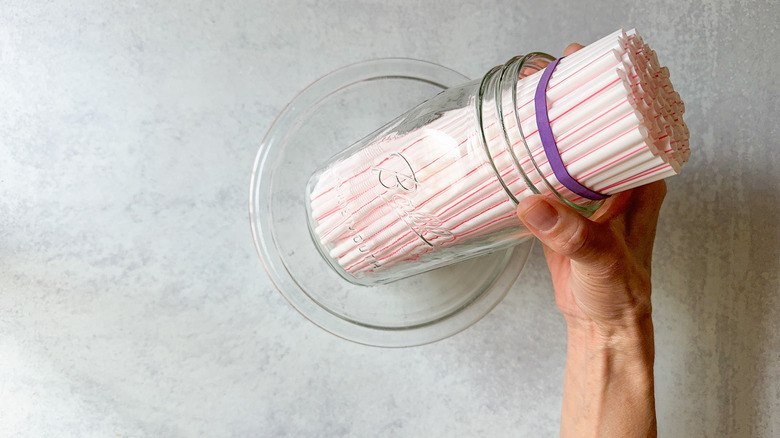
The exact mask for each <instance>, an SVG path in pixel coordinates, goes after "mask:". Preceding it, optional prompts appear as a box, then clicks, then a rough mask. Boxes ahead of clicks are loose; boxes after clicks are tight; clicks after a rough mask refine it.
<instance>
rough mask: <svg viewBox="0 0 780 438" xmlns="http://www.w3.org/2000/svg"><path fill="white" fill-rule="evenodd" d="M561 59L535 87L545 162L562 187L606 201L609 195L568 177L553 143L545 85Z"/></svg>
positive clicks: (546, 69) (535, 102)
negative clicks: (548, 164) (547, 162)
mask: <svg viewBox="0 0 780 438" xmlns="http://www.w3.org/2000/svg"><path fill="white" fill-rule="evenodd" d="M561 59H563V57H561V58H558V59H556V60H555V61H553V62H551V63H550V64H548V65H547V68H545V69H544V72H543V73H542V78H541V79H539V85H537V87H536V94H535V95H534V107H535V109H536V127H537V128H538V129H539V138H540V139H541V140H542V146H543V147H544V153H545V154H546V155H547V161H549V163H550V167H552V170H553V173H554V174H555V177H556V178H558V181H560V183H561V184H563V185H564V187H566V188H567V189H569V190H571V191H572V192H574V193H576V194H578V195H580V196H582V197H583V198H587V199H592V200H594V201H597V200H600V199H606V198H608V197H609V195H602V194H601V193H598V192H594V191H593V190H591V189H589V188H587V187H585V186H583V185H582V184H580V183H579V181H577V180H576V179H574V178H573V177H572V176H571V175H569V171H567V170H566V166H565V165H564V164H563V159H562V158H561V153H560V152H559V151H558V145H557V144H556V143H555V136H553V133H552V128H551V127H550V118H549V116H548V115H547V83H548V82H550V77H551V76H552V74H553V71H554V70H555V66H556V65H558V61H560V60H561Z"/></svg>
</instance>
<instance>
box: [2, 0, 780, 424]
mask: <svg viewBox="0 0 780 438" xmlns="http://www.w3.org/2000/svg"><path fill="white" fill-rule="evenodd" d="M324 3H326V2H317V1H265V2H249V1H229V2H221V1H196V2H185V1H178V0H177V1H168V2H153V1H137V2H120V1H117V2H105V1H97V0H95V1H84V0H70V1H52V2H45V3H44V2H34V1H27V0H25V1H19V0H4V1H3V2H2V3H0V395H1V396H0V436H3V437H6V436H13V437H16V436H19V437H37V436H58V437H68V436H73V437H93V436H94V437H98V436H100V437H105V436H112V437H113V436H122V437H130V436H296V437H297V436H318V437H321V436H327V437H330V436H355V437H367V436H431V437H444V436H447V437H451V436H456V437H458V436H491V437H508V436H553V435H556V434H557V429H558V422H559V416H560V414H559V405H560V399H561V380H562V373H563V361H564V348H565V339H564V327H563V323H562V321H561V319H560V317H559V316H558V313H557V311H556V309H555V307H554V303H553V299H552V293H551V285H550V281H549V276H548V275H547V274H546V273H545V271H544V264H543V261H542V258H541V251H539V250H538V249H536V250H535V251H534V254H533V255H532V261H531V263H530V265H529V267H528V269H527V271H526V272H525V273H524V274H523V275H522V276H521V279H520V281H519V283H518V286H517V287H516V288H514V289H513V290H512V291H510V293H509V295H508V296H507V298H506V299H505V300H504V302H503V303H502V304H501V305H499V306H498V307H497V308H496V309H495V310H494V311H493V312H492V313H491V314H490V315H488V317H486V318H485V319H484V320H482V321H481V322H479V323H478V324H477V325H475V326H474V327H472V328H471V329H469V330H467V331H465V332H463V333H461V334H459V335H457V336H455V337H453V338H450V339H447V340H445V341H442V342H439V343H436V344H433V345H429V346H425V347H420V348H415V349H405V350H382V349H375V348H367V347H361V346H358V345H354V344H351V343H348V342H346V341H342V340H339V339H337V338H335V337H332V336H330V335H328V334H326V333H324V332H323V331H321V330H319V329H318V328H316V327H314V326H313V325H311V324H309V323H308V322H306V321H305V320H304V319H303V318H302V317H300V316H299V315H298V314H297V313H296V312H295V311H294V310H293V309H292V308H290V307H289V306H288V304H287V303H286V302H285V301H284V300H283V299H282V297H281V296H280V295H279V294H278V293H277V292H276V291H275V290H274V288H273V286H272V284H271V283H270V281H269V280H268V279H267V278H266V276H265V273H264V272H263V270H262V268H261V265H260V263H259V261H258V258H257V255H256V254H255V251H254V248H253V245H252V240H251V236H250V233H249V228H248V225H247V216H248V213H247V208H246V205H247V200H246V197H247V188H248V187H247V186H248V180H249V173H250V170H251V166H252V161H253V158H254V155H255V153H256V149H257V146H258V144H259V142H260V140H261V139H262V137H263V135H264V133H265V131H266V130H267V129H268V127H269V125H270V123H271V121H272V120H273V117H274V116H275V115H276V114H277V113H278V112H279V111H280V110H281V108H282V107H283V106H284V104H285V103H286V102H287V101H288V100H289V99H291V98H292V97H293V96H294V94H295V92H296V91H297V90H299V89H300V88H302V87H303V86H305V85H306V84H307V83H309V82H310V81H312V80H313V79H315V78H316V77H318V76H320V75H321V74H324V73H326V72H328V71H330V70H332V69H334V68H336V67H339V66H341V65H343V64H347V63H351V62H354V61H358V60H362V59H367V58H375V57H383V56H405V57H414V58H420V59H426V60H431V61H435V62H438V63H441V64H444V65H447V66H450V67H452V68H454V69H456V70H459V71H462V72H463V73H466V74H467V75H469V76H472V77H474V76H477V75H478V74H480V73H481V72H483V71H484V70H486V69H487V68H489V67H490V66H492V65H494V64H497V63H500V62H503V61H504V60H506V59H507V58H509V57H510V56H512V55H515V54H518V53H523V52H527V51H530V50H543V51H548V52H551V53H560V52H561V51H562V49H563V47H564V46H565V45H566V43H568V42H570V41H580V42H583V43H586V42H589V41H592V40H594V39H596V38H598V37H600V36H602V35H605V34H606V33H608V32H611V31H613V30H615V29H617V28H619V27H626V28H629V27H636V28H638V29H639V30H640V32H641V33H642V34H643V36H645V38H646V39H647V40H648V41H649V42H650V43H651V45H652V46H653V47H654V48H655V49H656V50H657V51H658V52H659V54H660V58H661V60H662V62H663V63H665V64H667V65H668V66H669V67H670V69H671V71H672V79H673V81H674V83H675V86H676V88H677V89H678V90H679V92H680V93H681V95H682V96H683V98H684V99H685V102H686V105H687V117H686V120H687V122H688V124H689V127H690V130H691V132H692V136H693V137H692V141H691V148H692V149H693V158H692V160H691V162H690V163H689V164H688V166H687V168H686V169H685V171H684V173H683V175H682V176H680V177H677V178H676V179H674V180H672V181H670V184H669V185H670V190H669V196H668V198H667V202H666V204H665V207H664V210H663V212H662V218H661V224H660V233H659V237H658V241H657V250H656V254H655V257H656V260H657V262H656V265H655V271H654V276H655V291H654V305H655V307H654V308H655V322H656V331H657V363H656V373H657V390H656V391H657V399H658V415H659V428H660V432H661V435H662V436H671V437H678V436H697V437H698V436H709V437H715V436H739V437H748V436H751V437H755V436H761V437H776V436H780V320H779V319H778V318H777V314H778V311H780V294H778V292H779V291H780V254H779V253H778V249H777V248H778V246H777V244H778V241H780V224H778V217H779V216H780V207H778V206H779V205H780V196H779V195H778V190H780V172H778V171H777V168H778V165H779V164H780V160H779V159H778V144H777V143H778V140H777V139H778V136H779V134H780V133H779V132H778V127H777V126H778V123H777V120H776V118H777V114H778V101H780V88H779V87H778V82H777V72H778V70H779V69H780V63H778V61H777V59H778V58H777V52H778V43H777V40H778V38H780V33H778V29H779V27H778V24H777V18H778V15H780V6H778V3H776V2H769V1H746V0H743V1H740V2H737V1H701V0H699V1H691V2H681V1H671V0H667V1H664V0H647V1H645V2H643V3H642V4H641V5H637V6H626V5H625V2H621V1H615V0H610V1H605V2H596V1H590V2H574V1H569V2H566V1H561V0H550V1H544V2H509V1H481V2H470V3H469V2H457V3H456V2H445V1H434V2H419V1H408V0H404V1H395V2H384V1H362V2H359V1H343V2H330V3H333V5H332V6H325V5H324Z"/></svg>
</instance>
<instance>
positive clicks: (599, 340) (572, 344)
mask: <svg viewBox="0 0 780 438" xmlns="http://www.w3.org/2000/svg"><path fill="white" fill-rule="evenodd" d="M566 331H567V335H568V348H569V350H570V352H571V350H580V351H587V352H590V353H598V352H601V353H604V354H608V355H609V356H612V357H614V358H616V359H624V360H627V361H630V362H634V363H637V364H645V365H650V366H652V363H653V359H654V353H655V351H654V337H653V320H652V317H651V315H650V314H649V313H648V314H641V315H632V316H627V317H625V318H621V319H620V320H616V321H611V322H610V323H608V324H604V323H597V322H594V321H591V320H586V319H582V318H576V317H575V318H566Z"/></svg>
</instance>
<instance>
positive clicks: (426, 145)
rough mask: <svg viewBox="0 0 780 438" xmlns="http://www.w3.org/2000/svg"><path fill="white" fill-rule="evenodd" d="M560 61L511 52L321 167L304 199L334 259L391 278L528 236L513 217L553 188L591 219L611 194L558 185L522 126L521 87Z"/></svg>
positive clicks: (322, 245) (351, 271)
mask: <svg viewBox="0 0 780 438" xmlns="http://www.w3.org/2000/svg"><path fill="white" fill-rule="evenodd" d="M553 59H554V58H552V57H551V56H549V55H547V54H544V53H530V54H528V55H525V56H518V57H515V58H512V59H511V60H509V61H508V62H507V63H506V64H504V65H502V66H497V67H494V68H493V69H491V70H490V71H489V72H487V74H485V75H484V77H483V78H482V79H478V80H474V81H471V82H467V83H465V84H463V85H460V86H457V87H453V88H449V89H447V90H445V91H443V92H441V93H440V94H438V95H437V96H435V97H434V98H432V99H429V100H428V101H426V102H423V103H422V104H420V105H418V106H417V107H415V108H413V109H411V110H410V111H408V112H407V113H405V114H403V115H402V116H400V117H398V118H396V119H395V120H393V121H392V122H390V123H388V124H387V125H385V126H383V127H382V128H380V129H378V130H377V131H375V132H374V133H372V134H370V135H368V136H367V137H365V138H363V139H362V140H360V141H358V142H357V143H355V144H353V145H352V146H350V147H349V148H347V149H345V150H344V151H343V152H341V153H339V154H337V155H336V156H334V157H332V158H331V159H330V160H329V161H328V162H327V163H326V164H325V165H324V166H322V167H321V168H319V169H318V170H317V171H315V172H314V174H313V175H312V176H311V178H310V179H309V182H308V184H307V187H306V202H305V205H306V209H307V217H308V225H309V231H310V233H311V237H312V239H313V241H314V243H315V246H316V247H317V249H318V250H319V252H320V253H321V255H322V256H323V258H324V259H325V260H326V261H327V262H328V264H329V265H330V266H331V267H332V268H333V269H334V270H336V272H338V273H339V274H340V275H341V276H342V277H344V278H345V279H347V280H349V281H350V282H352V283H356V284H360V285H366V286H370V285H375V284H382V283H389V282H392V281H395V280H399V279H401V278H406V277H409V276H412V275H416V274H419V273H422V272H426V271H429V270H432V269H435V268H439V267H442V266H446V265H449V264H453V263H456V262H459V261H462V260H464V259H469V258H473V257H477V256H480V255H483V254H486V253H489V252H492V251H495V250H497V249H500V248H506V247H508V246H512V245H516V244H518V243H520V242H522V241H524V240H525V239H528V238H529V237H530V236H531V233H530V232H529V231H528V230H527V229H526V228H525V227H524V226H523V225H522V222H521V221H520V220H519V219H518V217H517V216H516V214H515V209H516V206H517V204H518V202H519V200H520V199H522V198H523V197H526V196H529V195H532V194H540V193H541V194H546V195H548V196H555V197H558V198H559V199H561V200H562V201H563V202H565V203H566V204H569V205H570V206H573V207H574V208H576V209H577V210H579V211H581V212H582V213H583V214H586V215H587V214H589V213H591V212H592V211H594V210H595V209H596V208H598V206H599V205H600V204H601V201H598V200H595V201H594V200H591V199H586V198H581V197H578V196H576V195H573V194H572V193H571V192H569V191H568V190H567V189H566V188H562V187H560V186H559V185H557V184H556V182H555V181H551V178H550V175H551V174H550V173H549V172H547V171H546V170H545V169H544V168H543V166H544V163H546V160H545V161H544V162H541V160H542V159H543V158H544V157H543V154H539V153H537V152H535V151H532V149H531V148H529V146H528V143H527V141H526V135H525V134H524V132H523V126H524V124H525V122H524V118H527V114H526V113H527V112H528V110H523V108H524V107H525V106H527V105H528V104H529V102H525V101H521V100H522V97H523V95H524V94H523V93H522V92H520V93H518V83H519V82H520V81H522V79H523V78H525V77H527V76H529V75H532V74H533V73H536V72H537V71H539V70H541V69H543V68H544V66H545V65H547V63H548V62H550V61H552V60H553ZM518 99H520V100H518ZM532 100H533V99H531V102H530V105H533V102H532ZM524 111H525V112H524Z"/></svg>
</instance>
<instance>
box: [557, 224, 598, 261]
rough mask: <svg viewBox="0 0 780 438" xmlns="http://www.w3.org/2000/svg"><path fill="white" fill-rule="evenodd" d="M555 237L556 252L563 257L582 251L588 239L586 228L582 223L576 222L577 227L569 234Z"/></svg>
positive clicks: (565, 233) (564, 233)
mask: <svg viewBox="0 0 780 438" xmlns="http://www.w3.org/2000/svg"><path fill="white" fill-rule="evenodd" d="M556 237H557V239H556V240H557V241H558V245H557V246H558V252H559V253H561V254H563V255H567V256H568V255H572V254H576V253H578V252H580V251H582V249H583V248H585V247H586V246H587V243H588V240H589V239H590V236H589V230H588V227H587V226H586V225H585V223H584V221H577V226H576V227H575V228H574V230H572V231H571V232H569V233H567V232H565V231H564V232H563V233H561V234H559V235H558V236H556Z"/></svg>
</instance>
